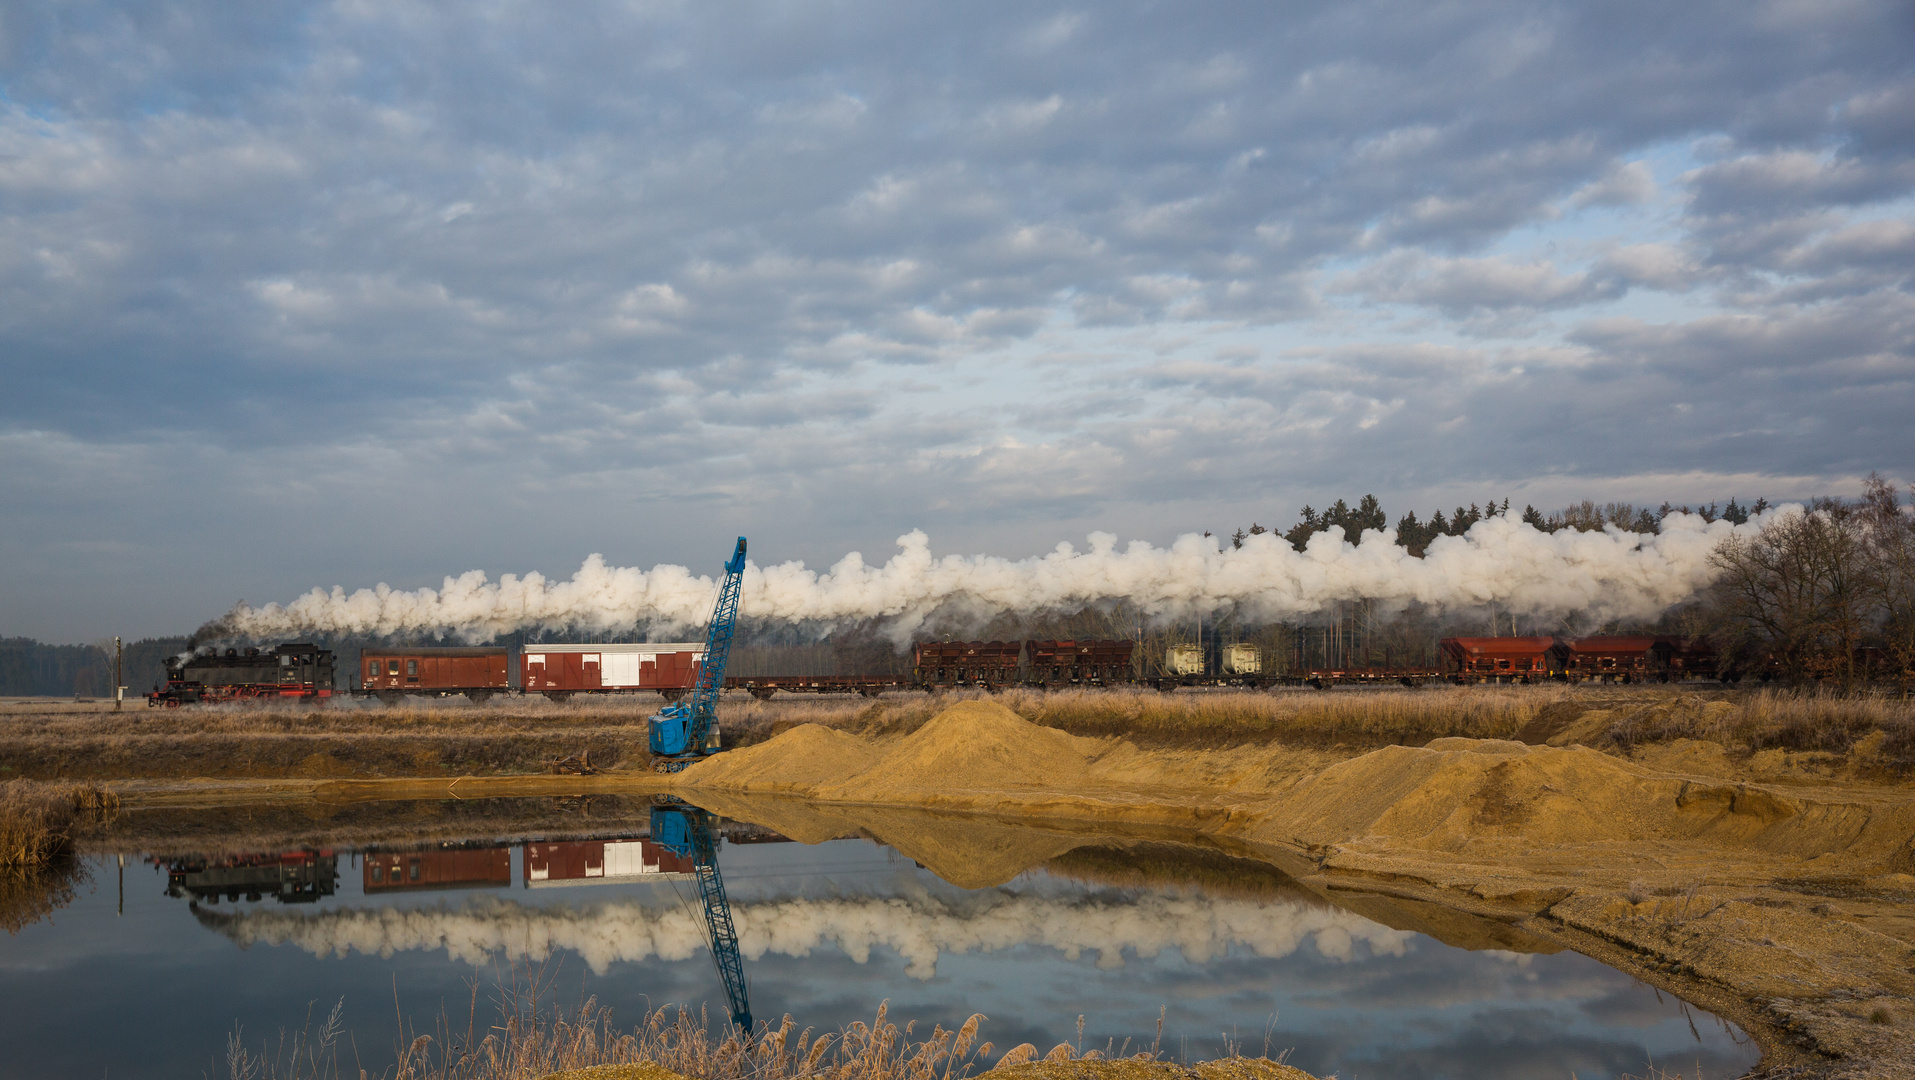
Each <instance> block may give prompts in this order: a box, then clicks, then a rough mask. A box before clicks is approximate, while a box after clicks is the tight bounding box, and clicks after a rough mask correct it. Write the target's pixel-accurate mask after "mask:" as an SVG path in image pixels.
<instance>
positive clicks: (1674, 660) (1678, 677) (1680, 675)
mask: <svg viewBox="0 0 1915 1080" xmlns="http://www.w3.org/2000/svg"><path fill="white" fill-rule="evenodd" d="M1654 649H1655V654H1656V662H1657V663H1658V664H1659V665H1660V667H1661V669H1662V670H1661V673H1660V675H1659V678H1661V679H1662V681H1663V682H1683V681H1686V680H1689V679H1713V678H1716V677H1717V673H1718V669H1719V668H1720V666H1721V665H1720V662H1719V660H1718V658H1717V655H1716V647H1715V644H1714V643H1713V642H1711V641H1710V640H1709V639H1708V638H1705V637H1694V638H1685V637H1674V636H1669V635H1664V636H1660V637H1658V638H1656V644H1655V646H1654Z"/></svg>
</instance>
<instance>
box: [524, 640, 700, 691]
mask: <svg viewBox="0 0 1915 1080" xmlns="http://www.w3.org/2000/svg"><path fill="white" fill-rule="evenodd" d="M704 658H705V646H704V644H703V643H702V642H649V643H644V644H636V645H527V646H526V647H525V653H524V655H523V656H521V657H520V658H519V687H520V688H521V689H523V690H524V691H525V692H526V693H528V694H544V695H545V696H546V697H549V698H551V699H552V700H554V701H564V700H565V699H566V698H568V697H571V696H572V695H573V694H609V693H630V692H634V691H639V690H649V691H656V692H657V693H660V694H663V695H665V697H666V698H667V699H674V700H675V699H677V698H680V697H683V696H684V695H685V694H688V693H690V692H691V688H692V684H694V683H696V682H697V681H698V668H699V665H700V663H701V662H702V661H703V660H704Z"/></svg>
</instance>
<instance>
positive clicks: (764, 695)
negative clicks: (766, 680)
mask: <svg viewBox="0 0 1915 1080" xmlns="http://www.w3.org/2000/svg"><path fill="white" fill-rule="evenodd" d="M747 691H748V692H749V693H750V694H751V696H752V697H754V698H756V699H758V700H759V701H770V700H771V695H773V694H775V693H777V692H778V691H777V690H775V689H773V688H772V687H769V686H753V687H748V688H747Z"/></svg>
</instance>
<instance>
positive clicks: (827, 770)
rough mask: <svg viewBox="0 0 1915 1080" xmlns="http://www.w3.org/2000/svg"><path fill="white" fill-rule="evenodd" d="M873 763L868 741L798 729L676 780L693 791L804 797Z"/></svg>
mask: <svg viewBox="0 0 1915 1080" xmlns="http://www.w3.org/2000/svg"><path fill="white" fill-rule="evenodd" d="M877 760H878V751H877V748H876V747H874V746H873V745H872V744H871V743H870V742H869V741H868V740H865V739H861V738H859V737H857V736H856V735H850V734H846V733H845V732H842V731H839V730H837V729H836V728H828V727H824V726H822V725H819V724H801V725H799V726H798V727H795V728H792V729H791V730H789V731H787V732H785V733H784V734H782V735H779V736H778V737H777V738H775V739H772V740H771V741H769V742H763V743H759V744H758V745H757V746H747V747H745V748H743V749H740V750H727V751H726V752H724V753H722V754H716V755H713V756H712V757H708V758H706V759H705V760H703V761H701V762H699V763H698V764H696V765H693V766H692V767H691V768H689V769H686V770H685V771H684V773H682V774H681V776H682V777H683V780H684V782H685V783H686V784H687V785H689V786H692V787H700V788H707V787H709V788H721V789H728V790H736V791H745V790H749V791H758V792H766V793H771V794H794V795H809V794H810V793H811V792H812V791H813V790H814V789H815V788H817V787H818V785H820V784H825V783H830V782H832V781H835V780H842V779H844V778H845V777H848V776H855V775H857V774H858V773H860V772H863V771H864V770H866V769H868V768H870V767H871V766H872V765H873V764H874V763H876V762H877Z"/></svg>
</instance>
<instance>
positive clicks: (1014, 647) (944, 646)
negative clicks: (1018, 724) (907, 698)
mask: <svg viewBox="0 0 1915 1080" xmlns="http://www.w3.org/2000/svg"><path fill="white" fill-rule="evenodd" d="M1023 653H1024V643H1023V642H1021V641H920V642H918V643H917V644H915V645H913V646H911V666H912V673H911V674H912V682H913V683H914V684H915V685H917V686H921V687H924V688H925V689H931V688H933V687H949V686H981V687H984V688H986V689H991V688H994V687H999V686H1014V685H1016V683H1017V682H1018V675H1017V668H1018V658H1019V657H1020V656H1022V655H1023Z"/></svg>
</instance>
